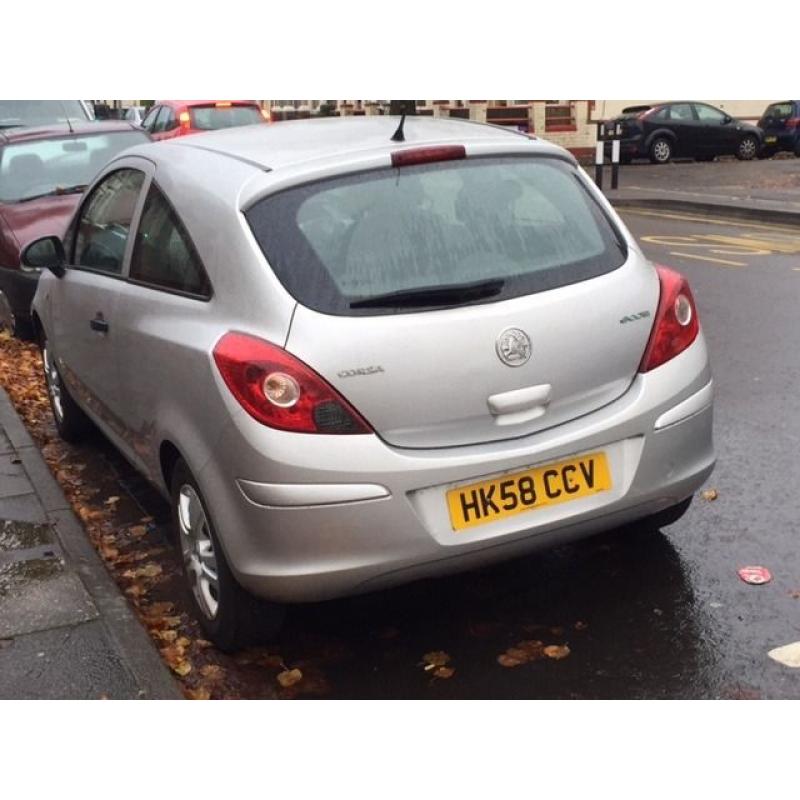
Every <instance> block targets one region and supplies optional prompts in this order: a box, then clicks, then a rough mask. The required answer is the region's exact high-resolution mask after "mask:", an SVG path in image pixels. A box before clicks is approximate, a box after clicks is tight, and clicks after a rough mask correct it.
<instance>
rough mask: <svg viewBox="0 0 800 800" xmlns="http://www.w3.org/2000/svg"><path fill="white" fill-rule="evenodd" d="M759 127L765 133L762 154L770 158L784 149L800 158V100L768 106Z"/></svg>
mask: <svg viewBox="0 0 800 800" xmlns="http://www.w3.org/2000/svg"><path fill="white" fill-rule="evenodd" d="M758 127H759V128H761V130H762V131H763V133H764V147H763V149H762V151H761V155H762V156H764V157H767V158H768V157H769V156H772V155H775V153H778V152H780V151H782V150H783V151H788V152H790V153H794V154H795V155H796V156H797V157H798V158H800V100H786V101H785V102H783V103H772V105H769V106H767V108H766V110H765V111H764V113H763V114H762V115H761V119H760V120H759V121H758Z"/></svg>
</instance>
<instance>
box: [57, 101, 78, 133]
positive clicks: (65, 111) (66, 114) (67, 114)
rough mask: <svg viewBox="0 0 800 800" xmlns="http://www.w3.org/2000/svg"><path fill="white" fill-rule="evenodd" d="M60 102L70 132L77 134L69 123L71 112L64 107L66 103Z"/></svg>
mask: <svg viewBox="0 0 800 800" xmlns="http://www.w3.org/2000/svg"><path fill="white" fill-rule="evenodd" d="M58 102H59V103H61V108H63V109H64V119H66V121H67V127H68V128H69V132H70V133H75V131H74V130H73V129H72V123H71V122H70V121H69V112H68V111H67V107H66V106H65V105H64V101H63V100H59V101H58Z"/></svg>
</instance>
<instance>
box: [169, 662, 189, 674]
mask: <svg viewBox="0 0 800 800" xmlns="http://www.w3.org/2000/svg"><path fill="white" fill-rule="evenodd" d="M170 666H171V667H172V671H173V672H175V673H176V674H178V675H180V676H181V678H185V677H186V676H187V675H188V674H189V673H190V672H191V671H192V665H191V664H190V663H189V662H188V661H179V662H178V663H177V664H175V665H170Z"/></svg>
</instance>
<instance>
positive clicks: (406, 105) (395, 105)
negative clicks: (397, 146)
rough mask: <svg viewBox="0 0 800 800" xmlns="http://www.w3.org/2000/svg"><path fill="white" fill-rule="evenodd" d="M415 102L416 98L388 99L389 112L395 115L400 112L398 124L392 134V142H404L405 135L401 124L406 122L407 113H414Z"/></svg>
mask: <svg viewBox="0 0 800 800" xmlns="http://www.w3.org/2000/svg"><path fill="white" fill-rule="evenodd" d="M416 113H417V102H416V100H390V101H389V114H391V115H393V116H394V115H397V114H402V116H401V117H400V124H399V125H398V126H397V130H396V131H395V132H394V135H393V136H392V141H393V142H404V141H405V140H406V135H405V133H404V132H403V126H404V125H405V124H406V117H407V116H408V115H416Z"/></svg>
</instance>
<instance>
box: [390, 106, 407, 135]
mask: <svg viewBox="0 0 800 800" xmlns="http://www.w3.org/2000/svg"><path fill="white" fill-rule="evenodd" d="M405 124H406V112H405V111H404V112H403V116H402V117H400V124H399V125H398V126H397V130H396V131H395V132H394V134H392V141H393V142H404V141H405V140H406V135H405V134H404V133H403V125H405Z"/></svg>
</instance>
